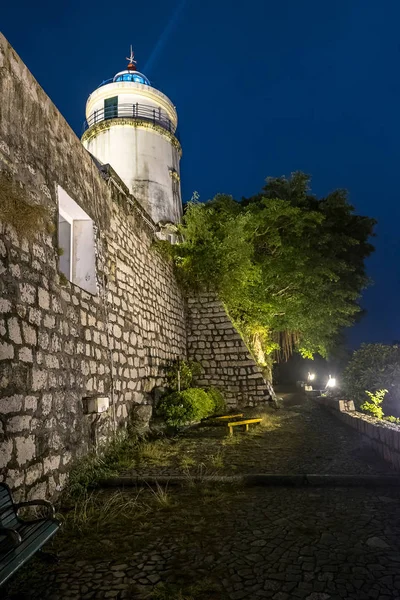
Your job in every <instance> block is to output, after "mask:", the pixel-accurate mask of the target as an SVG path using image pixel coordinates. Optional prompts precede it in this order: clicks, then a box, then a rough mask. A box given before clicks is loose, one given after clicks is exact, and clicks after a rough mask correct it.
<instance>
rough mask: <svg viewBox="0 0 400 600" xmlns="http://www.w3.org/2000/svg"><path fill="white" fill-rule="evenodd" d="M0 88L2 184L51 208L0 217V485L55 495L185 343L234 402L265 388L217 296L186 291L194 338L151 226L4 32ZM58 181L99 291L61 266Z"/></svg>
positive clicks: (254, 398)
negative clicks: (93, 404)
mask: <svg viewBox="0 0 400 600" xmlns="http://www.w3.org/2000/svg"><path fill="white" fill-rule="evenodd" d="M0 97H1V99H2V102H1V104H0V192H1V193H3V195H4V189H5V187H4V186H3V188H2V185H3V184H4V182H5V181H6V179H7V181H11V182H12V188H13V190H14V191H13V194H14V192H15V194H16V198H17V204H18V206H19V207H21V206H23V205H24V202H25V203H28V205H30V206H37V207H42V209H44V210H45V215H46V218H45V221H46V225H45V226H43V227H39V230H38V231H37V233H35V235H33V236H32V237H31V238H28V237H27V236H24V235H22V234H21V232H18V229H16V228H15V227H14V226H12V225H11V224H10V219H9V218H8V220H7V218H6V217H5V216H3V222H1V219H0V275H1V278H0V481H6V482H8V483H9V484H10V485H11V486H12V487H13V490H14V492H15V494H16V497H17V498H18V497H19V498H31V497H51V496H53V495H54V494H55V492H56V491H57V490H61V489H62V487H63V485H64V484H65V481H66V478H67V473H68V470H69V468H70V466H71V464H72V462H73V461H74V460H75V459H76V458H78V457H80V456H82V455H84V454H86V453H87V452H88V450H90V449H91V448H92V447H93V446H94V445H95V444H96V443H98V441H99V440H106V439H110V438H111V437H112V435H113V433H114V431H115V430H116V429H117V428H119V427H125V426H126V424H127V422H128V415H129V414H130V413H131V412H132V411H133V410H134V409H135V408H137V409H138V411H139V412H142V413H143V412H144V413H146V415H147V416H150V414H151V404H152V402H153V396H152V394H151V392H152V390H154V389H155V388H157V387H162V386H163V385H165V366H166V364H167V363H168V361H170V360H172V359H174V358H177V357H178V356H179V357H180V358H185V357H186V356H187V348H189V354H190V356H191V357H193V358H196V359H197V360H200V361H201V362H202V363H203V365H204V369H205V371H204V376H203V379H202V381H199V382H198V383H199V384H200V385H207V386H209V385H215V386H217V387H219V388H221V389H222V391H224V392H225V393H226V395H227V399H228V401H229V403H230V404H231V405H237V404H238V403H240V404H255V403H257V402H258V401H260V400H265V399H267V397H268V395H267V388H266V385H265V382H264V381H263V379H262V375H261V373H260V371H259V370H258V369H257V367H256V366H255V364H254V361H253V360H252V358H251V356H250V355H249V353H248V350H247V348H246V347H245V345H244V343H243V341H242V339H241V338H240V336H239V334H238V333H237V332H236V331H235V330H234V329H233V327H232V324H231V322H230V321H229V319H228V317H227V315H226V313H225V311H224V309H223V307H222V306H221V305H220V304H219V303H218V302H215V300H214V299H213V298H212V297H211V296H207V295H203V296H201V297H200V298H198V299H197V300H193V299H191V300H190V301H189V305H190V318H189V329H190V332H189V345H187V314H186V312H187V305H186V300H185V298H184V296H183V295H182V292H181V290H180V288H179V286H178V284H177V282H176V280H175V277H174V273H173V269H172V265H171V264H170V263H169V262H167V261H165V260H164V259H163V258H162V257H161V256H160V255H159V254H157V252H156V251H154V249H153V247H152V244H153V241H154V240H155V239H156V235H157V230H156V229H157V228H156V226H155V224H154V223H153V222H152V220H151V219H150V217H149V216H148V215H147V214H146V213H145V211H144V209H143V208H142V207H141V206H140V205H139V203H138V202H136V201H135V199H134V198H133V197H132V196H131V195H130V194H129V193H128V191H127V189H126V188H125V186H124V184H123V183H122V181H121V180H120V179H119V177H118V176H117V175H116V174H115V173H114V172H113V170H112V169H111V168H110V167H109V166H107V165H105V166H104V165H99V164H98V162H97V161H94V160H93V159H92V157H91V156H90V154H88V153H87V151H86V150H85V149H84V148H83V146H82V144H81V142H80V140H79V139H78V138H77V137H76V135H75V134H74V132H73V131H72V130H71V128H70V127H69V125H68V124H67V123H66V122H65V120H64V119H63V117H62V115H61V114H60V113H59V112H58V111H57V109H56V108H55V106H54V105H53V104H52V102H51V101H50V99H49V98H48V97H47V96H46V94H45V93H44V91H43V90H42V89H41V87H40V86H39V85H38V83H37V82H36V81H35V79H34V78H33V77H32V75H31V74H30V72H29V71H28V69H27V68H26V67H25V65H24V64H23V63H22V61H21V60H20V59H19V57H18V56H17V55H16V53H15V52H14V50H13V49H12V48H11V47H10V45H9V44H8V43H7V41H6V40H5V38H4V37H3V36H1V34H0ZM5 178H6V179H5ZM59 186H61V188H62V189H63V190H64V192H65V193H66V194H67V195H68V196H69V197H70V198H71V199H72V200H73V201H74V202H75V203H76V204H77V208H78V209H79V211H82V210H83V211H85V213H86V215H88V217H89V218H90V219H92V221H93V225H92V226H91V228H92V229H93V236H94V256H95V265H94V269H93V277H94V278H95V279H96V286H94V287H93V290H95V289H97V293H94V294H91V293H88V292H87V291H85V290H84V289H81V287H79V286H77V285H74V284H73V283H71V282H69V281H67V280H66V279H65V278H63V277H61V276H60V272H59V268H60V257H59V252H58V250H59V249H58V231H57V228H58V210H59V208H58V201H59ZM64 192H63V193H64ZM1 210H2V207H1V206H0V215H1V214H3V215H4V214H5V213H4V212H3V213H2V212H1ZM89 223H90V221H89ZM91 289H92V288H91ZM96 395H97V396H98V395H103V396H107V397H108V398H109V399H110V404H111V408H110V410H108V411H107V412H105V413H103V414H102V415H101V416H100V417H99V416H98V415H87V414H85V410H84V406H85V398H87V397H88V396H96ZM143 407H146V408H145V409H143Z"/></svg>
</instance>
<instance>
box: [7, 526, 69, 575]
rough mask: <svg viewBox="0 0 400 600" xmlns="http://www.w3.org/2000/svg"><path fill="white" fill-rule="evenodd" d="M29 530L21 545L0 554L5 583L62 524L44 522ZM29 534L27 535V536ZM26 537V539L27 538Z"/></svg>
mask: <svg viewBox="0 0 400 600" xmlns="http://www.w3.org/2000/svg"><path fill="white" fill-rule="evenodd" d="M34 525H35V526H30V527H29V528H27V530H28V531H27V532H25V534H23V533H22V532H21V535H24V537H23V539H22V542H21V544H19V545H18V546H16V547H15V548H12V549H10V550H9V551H8V552H7V553H5V554H0V581H1V583H4V582H5V581H7V579H9V577H11V575H13V573H15V572H16V571H17V570H18V569H19V568H20V567H21V566H22V565H23V564H24V563H25V562H26V561H27V560H29V559H30V558H31V557H32V556H33V555H34V554H35V553H36V552H37V551H38V550H39V549H40V548H41V547H42V546H43V545H44V544H45V543H46V542H47V541H48V540H49V539H50V538H51V537H52V536H53V535H54V534H55V533H56V532H57V530H58V528H59V527H60V524H59V522H58V521H56V520H55V519H51V520H43V521H39V522H37V523H35V524H34ZM26 533H27V535H26ZM25 535H26V537H25Z"/></svg>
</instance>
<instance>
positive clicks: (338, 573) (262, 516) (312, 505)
mask: <svg viewBox="0 0 400 600" xmlns="http://www.w3.org/2000/svg"><path fill="white" fill-rule="evenodd" d="M297 402H298V398H296V397H294V396H288V397H287V398H286V406H287V408H286V409H285V410H284V411H282V414H281V416H280V417H277V418H280V419H282V417H285V414H287V419H284V423H285V422H286V421H287V424H288V429H287V430H286V434H285V427H286V426H285V425H284V424H282V426H281V427H280V428H279V432H280V433H279V435H277V436H276V438H275V440H274V441H272V442H271V443H272V446H273V447H274V448H275V450H276V449H277V448H281V449H282V452H281V453H280V454H279V455H278V456H279V468H278V467H277V466H276V460H275V461H272V462H271V463H269V462H265V460H266V459H265V458H262V459H261V458H260V463H259V464H260V465H262V464H274V465H275V466H276V469H275V470H278V471H281V472H282V471H285V472H290V471H291V472H293V471H294V470H295V469H296V470H301V472H305V471H307V472H320V473H322V472H340V473H346V472H353V473H359V472H360V473H371V472H384V471H385V470H386V472H390V471H388V469H387V467H385V465H384V464H382V463H381V462H380V460H379V459H375V457H374V456H373V455H371V454H370V453H368V452H366V450H365V449H364V448H363V446H362V444H361V442H360V440H359V439H358V438H357V439H356V440H354V439H353V437H354V433H353V432H348V431H347V430H346V429H345V427H344V425H343V424H342V423H340V422H338V421H335V419H334V417H332V416H331V415H329V413H325V412H324V409H323V408H321V407H316V408H315V407H314V405H311V404H310V403H309V402H308V401H305V402H304V403H303V404H302V405H301V406H298V405H297ZM284 413H285V414H284ZM291 415H293V417H292V416H291ZM296 422H297V423H298V425H297V426H298V428H299V430H300V432H301V435H302V436H303V443H300V441H301V437H300V438H299V439H297V441H296V444H292V442H291V440H290V438H291V436H293V432H294V431H295V430H296V425H295V423H296ZM272 431H274V430H272ZM263 435H265V436H267V437H268V432H266V433H264V434H263ZM304 436H305V437H304ZM285 440H286V442H287V444H288V445H290V444H292V446H291V447H292V449H293V448H297V452H296V454H295V455H293V454H291V453H286V450H285ZM318 440H319V441H318ZM339 443H340V444H342V446H341V449H340V450H339V449H338V447H337V444H339ZM343 447H344V450H343V451H342V449H343ZM236 450H237V452H239V449H238V448H237V449H236ZM258 451H259V452H260V449H258ZM317 451H318V452H319V453H320V455H321V458H320V459H317V458H315V457H313V454H315V453H316V452H317ZM302 453H303V454H302ZM349 455H350V458H349ZM284 457H286V460H284ZM302 457H304V458H303V461H304V462H302ZM275 459H277V455H275ZM257 469H258V467H257ZM110 493H111V492H110ZM127 493H130V494H132V495H133V494H135V493H136V491H134V490H131V491H130V492H127ZM100 527H101V524H99V528H100ZM101 536H103V537H101ZM101 536H100V537H99V536H97V537H96V536H95V535H94V534H93V539H92V540H91V539H89V540H87V539H85V538H84V537H82V539H81V542H80V541H79V538H76V537H74V538H73V539H72V538H71V539H69V538H68V532H65V531H64V533H62V534H60V535H59V536H58V539H57V542H56V544H58V545H57V549H60V546H61V548H62V549H63V551H62V552H61V561H60V563H59V564H58V565H55V566H53V565H48V566H47V565H46V566H45V567H43V565H41V564H40V563H39V562H37V561H34V562H31V563H30V565H29V566H28V567H27V568H26V569H25V570H24V571H23V572H22V574H21V577H20V579H19V580H15V581H14V582H13V583H12V585H10V587H9V588H8V592H6V593H7V594H8V595H6V596H5V597H6V598H7V599H8V598H12V599H13V600H14V599H15V600H17V599H18V600H23V599H28V598H29V599H35V600H36V599H37V600H39V599H40V600H41V599H43V600H58V599H60V600H64V599H67V598H68V599H74V600H78V599H81V598H82V599H84V600H89V599H95V600H97V599H98V598H99V599H100V598H121V599H122V598H127V599H129V598H132V599H136V598H137V599H138V600H142V599H143V600H144V599H145V598H147V599H148V600H151V599H152V600H240V599H242V598H248V599H254V600H257V599H259V598H272V599H273V600H290V599H292V598H293V599H301V598H304V599H306V600H339V599H342V598H349V599H350V598H351V599H353V598H354V599H357V600H368V599H376V600H391V599H396V598H398V599H400V491H398V490H397V489H394V488H392V489H383V488H376V489H370V488H307V487H303V488H284V487H281V488H264V487H263V488H245V489H236V488H232V489H230V488H229V489H217V488H215V489H210V490H204V489H201V487H198V488H196V489H190V488H187V489H186V488H184V489H177V490H171V505H170V506H169V507H164V508H163V509H161V508H160V509H159V510H155V511H154V513H153V514H151V517H150V526H149V528H145V527H144V523H141V522H140V521H134V520H133V521H132V524H131V525H129V521H125V523H124V528H123V529H121V528H120V529H118V530H117V531H115V532H113V531H112V530H111V531H110V530H108V532H107V534H106V535H105V534H104V533H103V532H101ZM0 596H1V594H0Z"/></svg>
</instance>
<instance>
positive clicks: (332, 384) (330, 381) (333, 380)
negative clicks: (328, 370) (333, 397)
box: [326, 375, 336, 388]
mask: <svg viewBox="0 0 400 600" xmlns="http://www.w3.org/2000/svg"><path fill="white" fill-rule="evenodd" d="M335 386H336V378H335V377H332V376H331V375H329V379H328V383H327V384H326V387H327V388H334V387H335Z"/></svg>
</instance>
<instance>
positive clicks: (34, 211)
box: [0, 172, 50, 240]
mask: <svg viewBox="0 0 400 600" xmlns="http://www.w3.org/2000/svg"><path fill="white" fill-rule="evenodd" d="M0 221H2V222H3V223H6V224H8V225H11V226H12V227H14V229H15V231H16V232H17V235H18V236H19V237H24V238H26V239H28V240H33V239H34V238H35V237H36V235H37V234H38V233H40V232H43V231H46V230H47V228H48V223H49V221H50V215H49V211H48V210H47V209H46V208H45V207H44V206H41V205H39V204H31V203H30V202H29V201H28V198H27V193H26V190H25V188H24V187H23V186H22V185H21V184H18V183H16V182H15V181H13V180H12V179H11V176H10V175H7V174H6V173H4V172H0Z"/></svg>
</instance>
